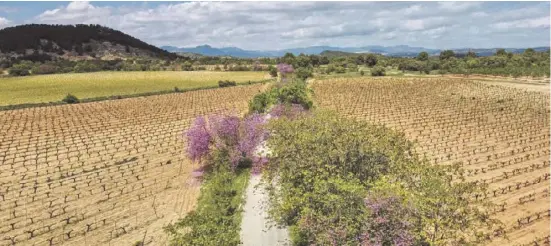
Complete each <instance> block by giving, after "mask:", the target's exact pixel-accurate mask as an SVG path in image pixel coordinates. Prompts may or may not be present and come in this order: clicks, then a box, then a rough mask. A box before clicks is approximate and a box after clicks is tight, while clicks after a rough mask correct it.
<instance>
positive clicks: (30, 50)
mask: <svg viewBox="0 0 551 246" xmlns="http://www.w3.org/2000/svg"><path fill="white" fill-rule="evenodd" d="M128 57H133V58H135V57H148V58H159V59H175V58H176V57H177V55H176V54H174V53H171V52H168V51H165V50H163V49H160V48H158V47H155V46H153V45H150V44H147V43H145V42H143V41H141V40H139V39H137V38H134V37H132V36H130V35H128V34H125V33H123V32H120V31H117V30H114V29H111V28H108V27H104V26H100V25H84V24H78V25H46V24H29V25H20V26H14V27H8V28H4V29H2V30H0V60H1V59H4V60H6V59H8V60H9V59H20V60H31V61H45V60H54V59H56V58H64V59H68V60H92V59H103V60H114V59H117V58H123V59H124V58H128Z"/></svg>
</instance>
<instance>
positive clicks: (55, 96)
mask: <svg viewBox="0 0 551 246" xmlns="http://www.w3.org/2000/svg"><path fill="white" fill-rule="evenodd" d="M267 77H268V74H267V73H265V72H213V71H191V72H187V71H147V72H95V73H73V74H52V75H37V76H27V77H6V78H0V106H5V105H16V104H30V103H45V102H57V101H60V100H61V99H63V97H65V96H66V95H67V94H68V93H70V94H73V95H75V96H76V97H78V98H81V99H82V98H99V97H109V96H113V95H132V94H143V93H148V92H156V91H167V90H173V89H174V87H178V88H179V89H183V90H186V89H195V88H203V87H216V86H218V81H219V80H232V81H236V82H237V83H246V82H249V81H259V80H263V79H265V78H267Z"/></svg>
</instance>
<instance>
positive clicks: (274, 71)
mask: <svg viewBox="0 0 551 246" xmlns="http://www.w3.org/2000/svg"><path fill="white" fill-rule="evenodd" d="M268 71H269V72H270V76H272V78H275V77H277V68H276V67H274V66H273V65H270V66H268Z"/></svg>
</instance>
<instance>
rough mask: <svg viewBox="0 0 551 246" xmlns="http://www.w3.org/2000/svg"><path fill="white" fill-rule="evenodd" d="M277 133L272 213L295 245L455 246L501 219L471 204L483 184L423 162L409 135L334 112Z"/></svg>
mask: <svg viewBox="0 0 551 246" xmlns="http://www.w3.org/2000/svg"><path fill="white" fill-rule="evenodd" d="M270 130H271V131H272V132H275V133H277V134H272V135H271V136H270V138H269V139H268V147H269V148H270V150H271V151H272V154H271V156H270V157H271V158H270V162H269V163H268V165H267V166H266V169H265V172H264V178H265V180H264V183H265V184H266V185H267V186H268V188H269V191H270V192H269V198H270V203H271V204H272V207H271V208H270V211H269V214H270V215H271V216H272V218H273V219H275V220H276V221H277V222H279V223H281V224H284V225H288V226H290V227H291V228H292V230H291V232H292V233H291V236H292V239H293V241H294V243H296V244H299V245H300V244H301V243H304V242H307V245H331V244H333V245H423V244H427V245H429V244H430V245H456V244H461V243H460V242H462V240H465V239H464V238H463V237H464V236H465V235H467V238H469V237H468V236H470V235H474V233H475V232H476V231H478V230H483V229H487V228H486V227H490V226H492V225H493V224H494V222H495V221H494V220H492V219H491V218H490V217H489V214H488V212H484V211H486V210H485V209H487V207H484V206H485V205H487V203H486V201H473V200H470V199H466V198H467V197H471V196H472V194H473V193H479V192H485V191H484V187H483V186H480V184H474V183H463V182H461V181H460V180H454V179H451V176H449V174H448V171H450V169H451V168H450V167H442V166H436V165H431V164H429V163H428V162H426V161H423V160H420V159H418V157H417V156H416V155H415V152H414V146H413V144H412V143H411V142H409V141H408V140H407V139H406V138H405V136H404V134H403V133H398V132H395V131H393V130H390V129H387V128H385V127H383V126H379V125H372V124H369V123H366V122H360V121H355V120H353V119H346V118H339V117H337V116H336V115H335V114H332V113H328V112H314V113H313V114H312V115H311V116H310V117H304V118H301V119H295V120H289V119H286V118H280V119H278V120H275V121H274V122H272V123H271V128H270ZM454 168H457V167H454ZM450 172H452V171H450ZM276 180H277V185H278V186H277V187H275V186H274V181H276Z"/></svg>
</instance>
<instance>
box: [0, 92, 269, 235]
mask: <svg viewBox="0 0 551 246" xmlns="http://www.w3.org/2000/svg"><path fill="white" fill-rule="evenodd" d="M261 88H262V85H252V86H238V87H230V88H223V89H213V90H201V91H192V92H186V93H176V94H167V95H161V96H151V97H143V98H132V99H123V100H115V101H103V102H95V103H84V104H74V105H62V106H51V107H41V108H28V109H22V110H11V111H2V112H0V235H1V238H0V245H13V244H17V245H60V244H63V245H132V244H134V243H135V242H137V241H139V240H143V239H145V241H146V243H149V244H150V245H164V244H166V242H167V241H166V240H167V238H166V234H165V233H164V232H163V231H162V227H163V226H164V225H166V224H167V223H169V222H174V221H175V220H177V219H178V218H181V217H183V216H184V215H185V214H186V212H187V211H189V210H190V209H192V208H193V207H194V206H195V202H196V199H197V195H198V193H199V185H198V184H196V183H194V182H192V181H190V180H192V179H190V172H191V170H192V166H191V165H190V163H189V161H187V160H186V158H185V156H183V148H184V143H183V140H182V138H181V134H182V130H183V129H185V128H186V127H187V126H188V125H189V124H190V122H191V120H192V119H193V118H194V117H195V116H198V115H204V114H211V113H216V112H225V111H229V110H233V109H238V110H245V109H246V107H247V102H248V100H249V99H250V98H251V97H252V96H253V95H254V94H256V93H258V91H259V90H260V89H261Z"/></svg>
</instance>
